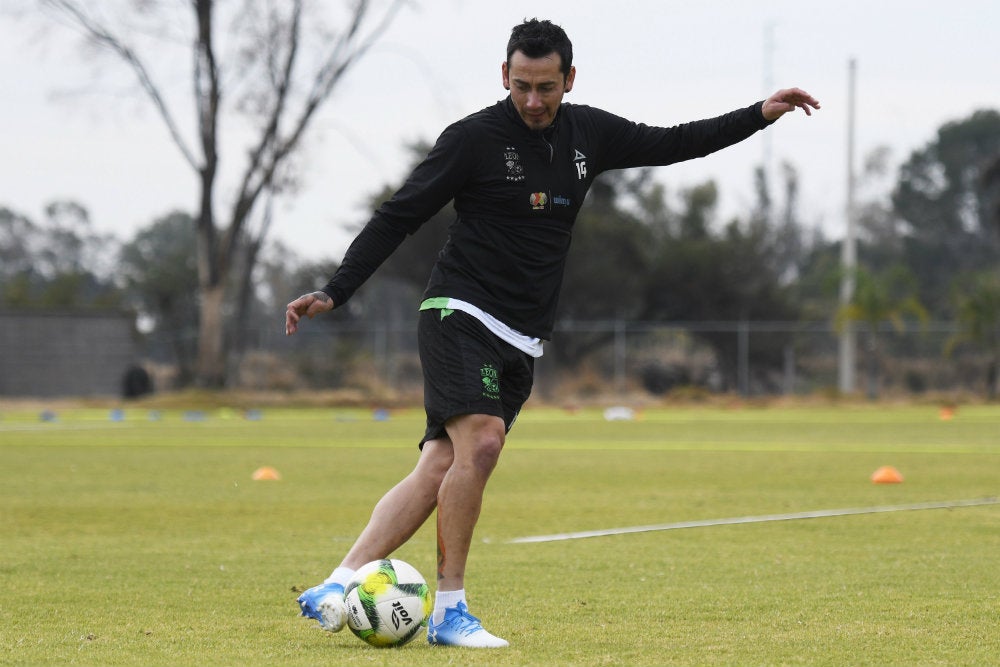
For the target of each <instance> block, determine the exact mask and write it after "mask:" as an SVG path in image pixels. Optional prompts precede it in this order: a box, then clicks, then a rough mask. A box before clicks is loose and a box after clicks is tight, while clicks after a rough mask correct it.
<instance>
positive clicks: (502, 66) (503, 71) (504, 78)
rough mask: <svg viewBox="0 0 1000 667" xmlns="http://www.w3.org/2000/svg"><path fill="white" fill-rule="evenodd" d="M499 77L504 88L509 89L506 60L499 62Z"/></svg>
mask: <svg viewBox="0 0 1000 667" xmlns="http://www.w3.org/2000/svg"><path fill="white" fill-rule="evenodd" d="M500 78H501V80H502V81H503V87H504V90H510V73H509V72H508V71H507V61H506V60H505V61H503V62H502V63H500Z"/></svg>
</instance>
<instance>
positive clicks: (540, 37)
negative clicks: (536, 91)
mask: <svg viewBox="0 0 1000 667" xmlns="http://www.w3.org/2000/svg"><path fill="white" fill-rule="evenodd" d="M515 51H520V52H521V53H523V54H524V55H526V56H528V57H529V58H544V57H545V56H547V55H549V54H550V53H558V54H559V59H560V60H561V61H562V64H561V66H560V69H562V73H563V76H564V77H567V76H569V68H570V67H572V66H573V43H572V42H570V41H569V37H568V36H567V35H566V32H565V31H564V30H563V29H562V28H560V27H559V26H557V25H556V24H555V23H552V22H551V21H539V20H538V19H525V20H524V23H521V24H520V25H516V26H514V29H513V30H511V31H510V41H509V42H507V67H508V68H509V67H510V57H511V56H512V55H514V52H515Z"/></svg>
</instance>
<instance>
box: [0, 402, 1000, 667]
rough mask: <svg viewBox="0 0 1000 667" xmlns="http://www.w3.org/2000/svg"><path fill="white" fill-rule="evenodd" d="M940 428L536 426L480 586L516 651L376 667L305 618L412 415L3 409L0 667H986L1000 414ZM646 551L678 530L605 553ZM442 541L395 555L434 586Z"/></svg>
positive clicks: (751, 411) (730, 413)
mask: <svg viewBox="0 0 1000 667" xmlns="http://www.w3.org/2000/svg"><path fill="white" fill-rule="evenodd" d="M944 416H945V415H942V414H941V413H939V411H938V408H936V407H932V406H885V405H880V406H867V405H866V406H843V407H791V408H775V407H769V408H755V407H742V408H733V409H725V408H714V407H677V408H670V409H666V408H658V409H648V410H645V411H642V412H639V413H636V414H635V415H634V418H632V419H629V420H620V421H619V420H615V421H609V420H608V419H606V418H605V415H604V414H603V413H602V411H601V410H598V409H584V410H579V411H573V412H569V411H565V410H557V409H542V408H534V409H530V410H526V411H525V412H524V413H523V415H522V417H521V419H520V420H519V421H518V423H517V424H516V426H515V428H514V431H513V432H512V434H511V436H510V438H509V440H508V444H507V448H506V450H505V452H504V454H503V457H502V459H501V462H500V465H499V467H498V468H497V470H496V472H495V473H494V478H493V480H492V481H491V484H490V487H489V488H488V490H487V496H486V504H485V507H484V511H483V515H482V518H481V521H480V524H479V528H478V531H477V534H476V537H475V542H476V545H475V547H474V550H473V554H472V560H471V563H470V572H469V579H468V592H469V597H470V603H471V606H472V611H473V613H476V614H477V615H478V616H480V617H482V618H483V619H484V621H485V622H486V624H487V627H488V628H489V629H490V630H492V631H494V632H496V633H497V634H499V635H501V636H504V637H506V638H507V639H509V640H510V642H511V647H510V648H509V649H504V650H500V651H481V652H476V651H470V650H444V649H432V648H431V647H429V646H427V645H426V643H425V642H424V641H423V640H422V639H418V640H416V641H414V642H413V643H412V644H410V645H408V646H406V647H404V648H402V649H398V650H388V651H386V650H381V651H380V650H378V649H373V648H370V647H368V646H366V645H365V644H363V643H362V642H360V641H359V640H357V639H356V638H354V637H353V636H352V635H350V634H349V633H348V632H347V631H345V632H344V633H342V634H338V635H329V634H327V633H323V632H321V631H319V630H318V629H316V628H315V626H314V623H313V622H312V621H307V620H306V619H301V618H298V616H297V607H296V605H295V603H294V599H295V597H296V595H297V592H298V591H299V590H302V589H303V588H305V587H307V586H310V585H312V584H315V583H317V582H318V581H320V580H321V579H322V578H323V577H325V576H326V574H328V573H329V571H330V570H331V569H332V567H333V566H334V565H335V564H336V561H337V560H338V559H339V557H340V556H341V554H342V552H343V551H344V550H345V549H346V548H347V546H348V545H349V544H350V542H351V540H352V539H353V537H354V535H355V534H356V533H357V532H358V531H359V530H360V528H361V527H362V526H363V525H364V522H365V521H366V519H367V514H368V512H369V511H370V509H371V505H372V503H373V502H374V501H375V500H377V498H378V497H379V495H380V494H381V493H382V492H383V491H384V490H385V489H386V488H388V486H389V485H390V484H391V483H393V482H395V481H396V480H397V479H398V478H399V477H401V476H402V475H404V474H405V473H406V472H407V471H408V470H409V469H410V467H412V465H413V462H414V460H415V457H416V446H415V444H416V440H417V438H418V437H419V434H420V433H421V431H422V419H423V415H422V412H421V411H420V410H416V409H410V410H392V411H388V412H386V411H381V410H379V411H373V410H367V409H360V408H358V409H346V408H345V409H332V408H299V409H297V408H263V409H261V410H259V411H256V410H255V411H249V412H245V411H243V410H236V409H232V408H219V409H216V408H213V409H210V410H204V411H193V410H181V409H163V410H152V409H146V408H128V409H125V410H123V411H115V410H111V409H103V408H102V409H98V408H73V407H60V408H57V409H53V410H52V411H51V412H49V413H43V410H42V409H41V408H37V409H36V408H30V409H29V408H25V407H16V406H14V407H6V408H5V407H4V406H3V405H0V462H2V465H0V525H2V526H3V548H2V550H0V583H2V587H3V591H4V593H3V596H2V598H0V664H52V665H55V664H94V665H147V664H148V665H161V664H170V665H207V664H212V665H235V664H240V665H256V664H261V665H264V664H282V665H338V664H344V665H347V664H377V665H415V666H422V665H440V664H446V663H447V664H463V665H617V664H622V665H990V664H998V660H997V657H996V656H998V655H1000V622H998V616H997V609H998V608H1000V583H998V582H997V577H996V563H997V557H996V554H997V553H1000V505H997V504H995V502H996V497H997V495H998V489H1000V407H998V406H962V407H960V408H959V409H958V411H957V412H956V413H955V414H954V416H953V417H952V418H947V419H946V418H943V417H944ZM882 465H892V466H894V467H896V468H897V469H899V470H900V471H901V472H902V474H903V476H904V481H903V483H901V484H885V485H883V484H873V483H872V482H871V481H870V480H869V476H870V475H871V473H872V472H873V471H874V470H875V469H876V468H878V467H879V466H882ZM261 466H273V467H274V468H275V469H276V470H278V471H279V472H280V474H281V477H282V479H281V480H278V481H254V480H252V479H251V475H252V473H253V472H254V471H255V470H257V469H258V468H260V467H261ZM966 501H974V502H982V503H984V504H976V505H961V504H956V505H955V506H951V507H938V506H937V505H947V504H950V503H961V502H966ZM921 506H926V507H921ZM886 507H901V508H909V509H903V510H900V511H883V512H871V513H868V512H858V513H853V514H847V515H840V516H837V515H830V516H813V517H808V518H807V517H806V516H805V515H806V514H808V513H815V512H821V511H827V510H838V509H845V508H847V509H850V508H854V509H862V510H864V509H867V508H886ZM800 515H801V516H800ZM774 516H778V517H783V518H782V520H774V521H752V522H736V521H733V522H731V523H719V521H720V520H726V519H738V518H741V517H751V518H752V517H774ZM431 523H432V522H431ZM680 524H684V525H680ZM687 524H691V525H687ZM643 526H646V527H649V526H653V527H656V526H660V527H663V526H671V528H670V529H663V530H650V531H644V532H624V533H622V532H615V531H620V529H626V528H629V527H643ZM431 528H432V526H427V527H425V528H424V529H422V530H421V531H420V532H419V533H418V534H417V535H416V536H415V537H414V539H413V540H412V541H411V542H410V543H409V544H407V545H406V546H405V547H404V548H403V549H402V550H400V552H399V553H397V554H395V556H396V557H399V558H402V559H404V560H407V561H408V562H410V563H412V564H413V565H414V566H416V567H417V568H418V569H419V570H420V571H421V572H423V573H424V574H425V576H431V575H432V574H433V572H434V559H435V553H434V552H435V547H434V536H433V532H432V530H431ZM602 531H611V532H609V533H608V534H600V535H594V536H589V537H586V539H565V540H557V541H541V542H530V541H528V542H524V541H520V542H519V541H517V540H519V539H521V538H526V537H532V536H551V535H565V534H574V533H590V532H602Z"/></svg>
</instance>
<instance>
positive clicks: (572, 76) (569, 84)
mask: <svg viewBox="0 0 1000 667" xmlns="http://www.w3.org/2000/svg"><path fill="white" fill-rule="evenodd" d="M574 81H576V66H575V65H570V68H569V74H567V75H566V85H565V86H564V90H565V91H566V92H567V93H568V92H569V91H571V90H573V82H574Z"/></svg>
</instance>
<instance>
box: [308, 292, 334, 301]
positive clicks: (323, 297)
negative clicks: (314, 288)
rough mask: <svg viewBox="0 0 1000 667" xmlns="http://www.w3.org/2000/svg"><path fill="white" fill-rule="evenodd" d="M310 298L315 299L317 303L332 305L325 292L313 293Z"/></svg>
mask: <svg viewBox="0 0 1000 667" xmlns="http://www.w3.org/2000/svg"><path fill="white" fill-rule="evenodd" d="M311 296H313V297H315V298H316V299H317V300H318V301H322V302H323V303H333V299H331V298H330V295H329V294H327V293H326V292H313V293H312V295H311Z"/></svg>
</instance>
